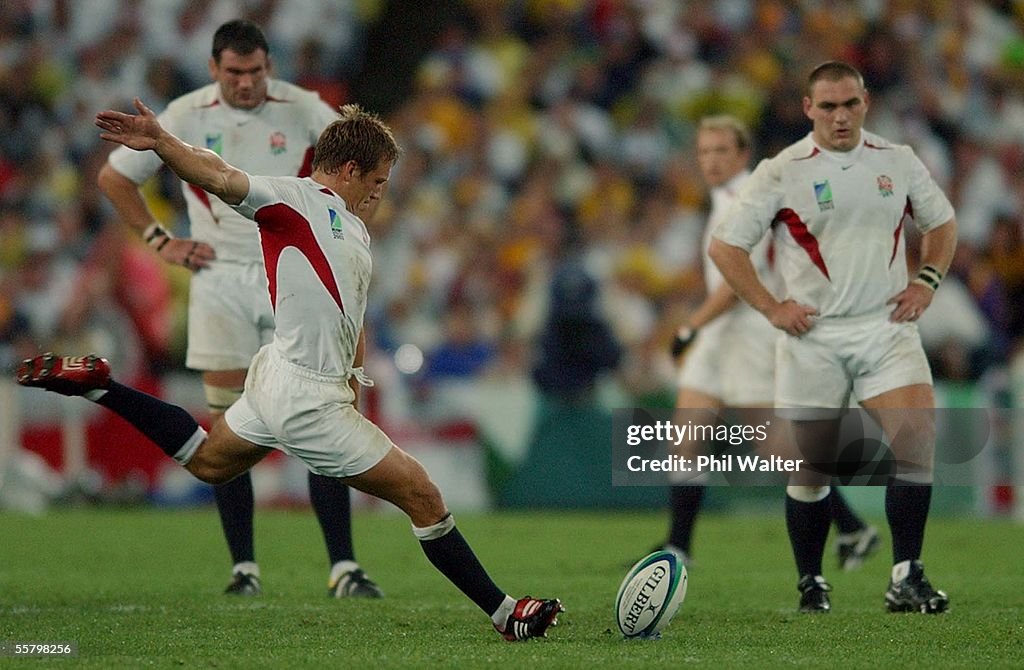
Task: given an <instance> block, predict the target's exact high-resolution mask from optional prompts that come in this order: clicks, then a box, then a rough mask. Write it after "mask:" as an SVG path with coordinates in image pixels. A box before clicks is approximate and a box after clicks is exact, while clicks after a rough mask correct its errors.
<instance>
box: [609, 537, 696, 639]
mask: <svg viewBox="0 0 1024 670" xmlns="http://www.w3.org/2000/svg"><path fill="white" fill-rule="evenodd" d="M685 597H686V566H684V565H683V563H682V561H681V560H680V559H679V556H677V555H676V554H673V553H671V552H668V551H656V552H654V553H653V554H650V555H648V556H645V557H643V558H641V559H640V560H639V561H638V562H637V564H636V565H634V566H633V567H632V568H630V569H629V572H628V573H626V578H625V579H623V580H622V585H621V586H619V594H618V595H617V596H616V597H615V620H616V622H617V623H618V624H619V630H620V631H622V634H623V635H624V636H626V637H627V638H633V637H638V638H645V637H646V638H657V637H660V636H661V635H660V634H661V631H662V630H663V629H664V628H665V627H666V626H668V623H669V622H670V621H672V617H674V616H675V614H676V611H677V610H678V609H679V606H680V605H681V604H683V598H685Z"/></svg>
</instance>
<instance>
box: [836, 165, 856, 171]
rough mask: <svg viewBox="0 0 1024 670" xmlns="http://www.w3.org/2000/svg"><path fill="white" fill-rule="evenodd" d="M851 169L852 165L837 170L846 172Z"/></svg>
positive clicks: (842, 166)
mask: <svg viewBox="0 0 1024 670" xmlns="http://www.w3.org/2000/svg"><path fill="white" fill-rule="evenodd" d="M852 167H853V166H852V165H841V166H840V167H839V169H840V170H842V171H844V172H845V171H846V170H849V169H850V168H852Z"/></svg>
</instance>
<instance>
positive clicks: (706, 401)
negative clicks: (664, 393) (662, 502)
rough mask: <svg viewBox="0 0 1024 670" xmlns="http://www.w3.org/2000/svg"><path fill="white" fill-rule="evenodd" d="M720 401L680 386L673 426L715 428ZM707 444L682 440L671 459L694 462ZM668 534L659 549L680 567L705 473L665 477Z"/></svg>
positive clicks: (687, 552)
mask: <svg viewBox="0 0 1024 670" xmlns="http://www.w3.org/2000/svg"><path fill="white" fill-rule="evenodd" d="M723 406H724V405H723V403H722V400H721V399H720V398H718V397H716V396H713V395H709V394H707V393H703V392H701V391H697V390H695V389H692V388H687V387H683V388H681V389H679V393H678V395H677V396H676V409H675V412H674V414H673V420H674V422H675V423H676V425H680V426H683V425H687V424H689V423H692V424H693V425H717V424H718V423H719V421H720V420H721V419H720V416H719V412H720V410H721V409H722V407H723ZM707 447H708V445H707V444H706V443H705V441H704V440H702V439H686V440H684V441H683V442H681V443H680V444H679V445H675V446H673V447H672V450H673V451H672V453H673V455H675V456H682V457H685V458H688V459H691V460H692V459H696V457H697V456H700V455H703V454H704V453H705V451H706V449H707ZM669 483H670V487H669V493H668V495H669V527H668V528H669V532H668V539H667V540H666V541H665V544H664V545H663V546H662V547H661V548H662V549H664V550H666V551H671V552H672V553H674V554H676V555H677V556H679V558H680V560H682V562H683V564H684V565H686V564H689V562H690V558H691V556H692V553H691V547H690V545H691V541H692V539H693V528H694V525H695V524H696V522H697V515H698V514H699V513H700V508H701V505H702V503H703V501H704V494H705V491H706V486H705V484H706V483H707V474H706V473H699V472H698V473H677V472H673V473H671V474H670V475H669Z"/></svg>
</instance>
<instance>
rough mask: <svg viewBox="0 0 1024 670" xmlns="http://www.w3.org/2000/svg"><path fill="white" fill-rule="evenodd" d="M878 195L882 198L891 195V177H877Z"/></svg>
mask: <svg viewBox="0 0 1024 670" xmlns="http://www.w3.org/2000/svg"><path fill="white" fill-rule="evenodd" d="M878 193H879V194H880V195H881V196H882V197H883V198H888V197H889V196H890V195H892V178H891V177H889V176H887V175H884V174H880V175H878Z"/></svg>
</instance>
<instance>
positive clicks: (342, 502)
mask: <svg viewBox="0 0 1024 670" xmlns="http://www.w3.org/2000/svg"><path fill="white" fill-rule="evenodd" d="M309 501H310V503H312V505H313V511H314V512H316V518H317V520H318V521H320V530H322V531H323V533H324V542H325V543H326V544H327V555H328V557H330V559H331V565H334V564H335V563H337V562H338V561H354V560H356V558H355V552H354V551H353V550H352V501H351V499H350V497H349V488H348V486H346V485H345V484H342V483H341V480H340V479H338V478H337V477H325V476H323V475H318V474H315V473H313V472H310V473H309Z"/></svg>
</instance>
